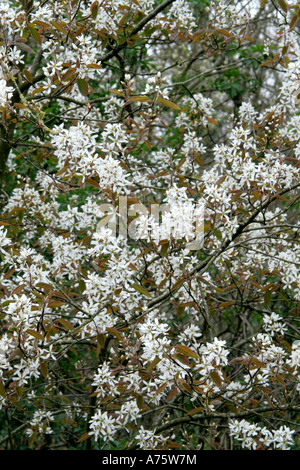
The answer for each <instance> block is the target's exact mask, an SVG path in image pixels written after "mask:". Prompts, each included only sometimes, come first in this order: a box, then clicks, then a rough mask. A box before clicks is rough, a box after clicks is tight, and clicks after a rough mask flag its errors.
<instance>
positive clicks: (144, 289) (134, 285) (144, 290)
mask: <svg viewBox="0 0 300 470" xmlns="http://www.w3.org/2000/svg"><path fill="white" fill-rule="evenodd" d="M132 287H133V288H134V289H135V290H137V291H138V292H140V293H141V294H143V295H146V296H147V297H151V294H150V292H149V291H147V289H146V287H143V286H140V285H139V284H133V285H132Z"/></svg>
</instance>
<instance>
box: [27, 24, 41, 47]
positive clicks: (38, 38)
mask: <svg viewBox="0 0 300 470" xmlns="http://www.w3.org/2000/svg"><path fill="white" fill-rule="evenodd" d="M29 31H30V34H31V36H32V37H33V39H34V40H35V41H36V42H37V43H38V44H40V45H41V44H42V37H41V35H40V33H39V32H38V31H37V30H36V29H35V27H34V26H32V25H29Z"/></svg>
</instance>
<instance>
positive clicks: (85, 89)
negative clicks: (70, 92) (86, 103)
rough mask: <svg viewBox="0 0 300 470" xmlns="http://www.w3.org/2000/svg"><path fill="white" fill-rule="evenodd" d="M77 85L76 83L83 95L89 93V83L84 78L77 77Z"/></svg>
mask: <svg viewBox="0 0 300 470" xmlns="http://www.w3.org/2000/svg"><path fill="white" fill-rule="evenodd" d="M77 85H78V88H79V91H80V93H81V94H82V95H83V96H87V95H88V94H89V85H88V83H87V81H86V80H85V79H84V78H78V79H77Z"/></svg>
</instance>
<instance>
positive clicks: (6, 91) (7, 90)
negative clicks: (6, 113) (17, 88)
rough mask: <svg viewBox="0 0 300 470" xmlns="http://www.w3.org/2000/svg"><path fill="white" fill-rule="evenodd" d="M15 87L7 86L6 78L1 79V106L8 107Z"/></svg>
mask: <svg viewBox="0 0 300 470" xmlns="http://www.w3.org/2000/svg"><path fill="white" fill-rule="evenodd" d="M13 91H14V89H13V88H12V87H10V86H7V83H6V80H4V79H3V78H1V79H0V107H3V108H6V107H7V106H8V104H9V101H10V99H11V97H12V95H13Z"/></svg>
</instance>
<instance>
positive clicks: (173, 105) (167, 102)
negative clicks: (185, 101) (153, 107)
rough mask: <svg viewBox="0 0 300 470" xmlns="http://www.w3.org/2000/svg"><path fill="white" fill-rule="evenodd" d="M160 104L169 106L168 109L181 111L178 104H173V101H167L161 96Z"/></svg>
mask: <svg viewBox="0 0 300 470" xmlns="http://www.w3.org/2000/svg"><path fill="white" fill-rule="evenodd" d="M157 101H158V103H161V104H163V105H164V106H167V107H168V108H172V109H176V111H180V110H181V108H179V106H177V104H175V103H172V101H169V100H166V99H165V98H162V97H161V96H160V97H159V98H158V100H157Z"/></svg>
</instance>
